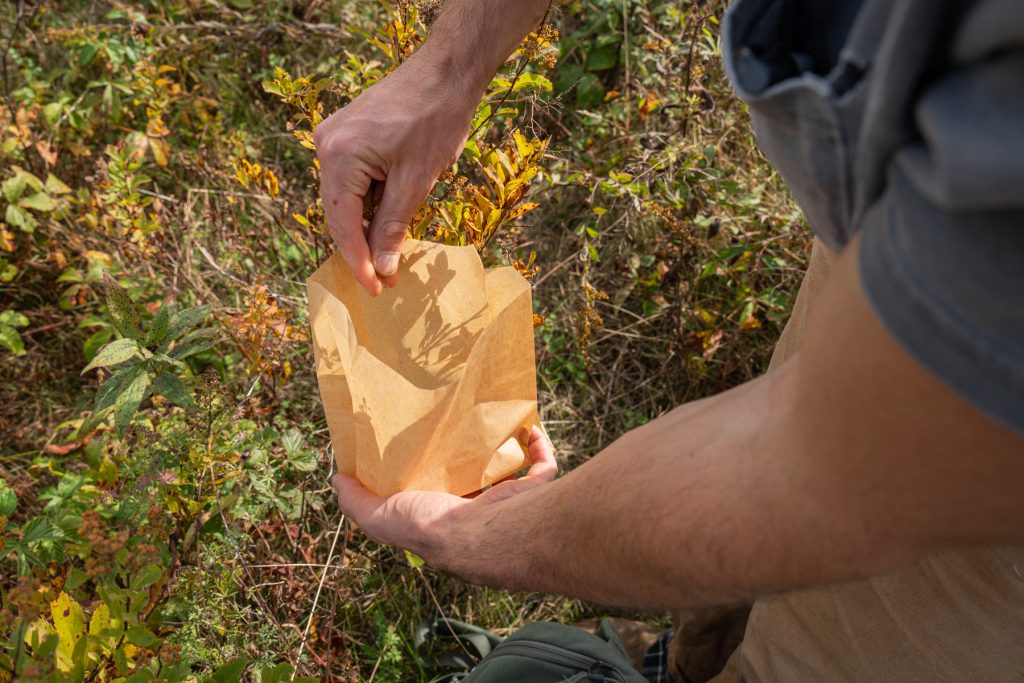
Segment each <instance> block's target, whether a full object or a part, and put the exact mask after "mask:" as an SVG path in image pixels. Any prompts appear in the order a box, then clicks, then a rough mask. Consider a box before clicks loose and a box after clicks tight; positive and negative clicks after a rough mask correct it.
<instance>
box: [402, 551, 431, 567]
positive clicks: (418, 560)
mask: <svg viewBox="0 0 1024 683" xmlns="http://www.w3.org/2000/svg"><path fill="white" fill-rule="evenodd" d="M403 552H404V553H405V559H406V561H407V562H408V563H409V566H410V567H412V568H413V569H419V568H420V567H422V566H423V565H425V564H426V562H424V561H423V558H422V557H420V556H419V555H416V554H415V553H410V552H409V551H408V550H404V551H403Z"/></svg>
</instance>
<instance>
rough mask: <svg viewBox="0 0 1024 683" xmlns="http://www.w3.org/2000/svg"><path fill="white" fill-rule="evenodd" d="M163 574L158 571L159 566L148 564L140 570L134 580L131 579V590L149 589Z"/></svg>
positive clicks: (161, 571)
mask: <svg viewBox="0 0 1024 683" xmlns="http://www.w3.org/2000/svg"><path fill="white" fill-rule="evenodd" d="M163 574H164V572H163V570H162V569H160V566H159V565H156V564H153V563H150V564H147V565H146V566H145V567H143V568H142V571H141V572H139V573H138V574H137V575H136V576H135V578H133V579H132V590H133V591H140V590H142V589H143V588H149V587H150V586H152V585H153V584H154V583H156V582H157V581H159V580H160V577H161V576H163Z"/></svg>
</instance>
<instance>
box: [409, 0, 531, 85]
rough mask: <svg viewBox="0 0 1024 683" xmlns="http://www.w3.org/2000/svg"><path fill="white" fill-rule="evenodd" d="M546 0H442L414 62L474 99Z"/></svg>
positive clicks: (528, 26) (526, 31)
mask: <svg viewBox="0 0 1024 683" xmlns="http://www.w3.org/2000/svg"><path fill="white" fill-rule="evenodd" d="M550 4H551V0H446V2H445V3H444V6H443V8H442V10H441V14H440V16H439V17H438V18H437V20H436V21H435V22H434V25H433V26H431V28H430V33H429V34H428V36H427V41H426V43H425V44H424V45H423V47H422V48H420V51H419V53H417V54H418V55H419V58H421V59H424V60H425V61H428V62H429V63H431V64H432V65H433V66H434V67H436V68H437V69H439V70H440V72H441V73H443V74H445V75H446V76H447V77H449V78H451V79H452V80H456V81H458V82H459V85H460V86H462V87H463V88H465V89H466V90H467V91H469V92H472V93H474V94H476V95H479V93H480V92H482V91H483V90H484V88H485V87H486V86H487V84H488V83H489V82H490V80H491V78H492V77H493V76H494V74H495V73H496V72H497V71H498V69H499V68H500V67H501V65H502V64H503V63H504V61H505V60H506V59H507V58H508V56H509V55H510V54H511V53H512V52H513V51H514V50H515V49H516V46H517V45H518V44H519V43H520V41H522V39H523V38H524V37H525V36H526V34H528V33H529V32H530V31H533V30H534V29H536V28H537V27H538V26H539V24H540V22H541V21H542V20H543V18H544V15H545V14H546V13H547V11H548V9H549V6H550Z"/></svg>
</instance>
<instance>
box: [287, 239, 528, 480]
mask: <svg viewBox="0 0 1024 683" xmlns="http://www.w3.org/2000/svg"><path fill="white" fill-rule="evenodd" d="M307 293H308V296H309V316H310V322H311V325H312V328H313V350H314V354H315V357H316V372H317V378H318V380H319V383H320V394H321V396H322V398H323V402H324V411H325V412H326V414H327V425H328V427H329V428H330V432H331V439H332V441H333V444H334V453H335V458H336V460H337V463H338V469H339V471H341V472H343V473H345V474H348V475H351V476H353V477H355V478H356V479H358V480H359V481H360V482H362V484H363V485H364V486H365V487H366V488H367V489H369V490H370V491H372V492H373V493H376V494H377V495H382V496H385V495H389V494H392V493H395V492H398V491H403V490H408V489H419V490H427V491H445V492H448V493H452V494H455V495H465V494H467V493H472V492H474V491H477V490H479V489H481V488H483V487H484V486H487V485H489V484H492V483H494V482H496V481H499V480H501V479H503V478H504V477H506V476H508V475H510V474H512V473H514V472H516V471H517V470H519V469H521V468H522V467H523V466H524V464H525V462H526V456H525V453H524V451H523V447H522V446H521V445H520V443H526V440H527V438H528V436H529V433H530V428H531V426H532V425H534V424H537V423H538V418H537V389H536V365H535V359H534V351H533V324H532V321H533V310H532V303H531V296H530V286H529V283H527V282H526V280H524V279H523V277H522V276H521V275H519V273H518V272H516V270H515V269H514V268H508V267H506V268H495V269H491V270H486V271H485V270H484V267H483V264H482V263H481V261H480V256H479V254H477V252H476V250H475V249H474V248H473V247H449V246H445V245H441V244H433V243H429V242H419V241H416V240H408V241H407V242H406V244H405V246H404V247H403V258H402V263H401V265H400V266H399V271H398V285H397V286H396V287H395V288H393V289H386V290H384V292H383V293H382V294H381V295H380V296H378V297H370V296H368V295H367V294H366V292H365V291H363V289H362V288H361V287H359V286H358V284H357V283H356V281H355V279H354V278H353V277H352V275H351V274H350V272H349V269H348V266H347V265H346V264H345V262H344V261H343V260H342V259H341V257H340V256H339V255H338V254H335V255H334V256H332V257H331V258H330V259H329V260H328V261H327V262H326V263H325V264H324V265H323V266H321V268H320V269H319V270H317V271H316V273H314V274H313V276H312V277H310V278H309V281H308V282H307Z"/></svg>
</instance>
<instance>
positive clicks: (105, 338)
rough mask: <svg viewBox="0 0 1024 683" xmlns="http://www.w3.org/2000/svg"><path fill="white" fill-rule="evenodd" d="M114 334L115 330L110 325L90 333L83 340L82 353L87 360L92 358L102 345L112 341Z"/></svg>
mask: <svg viewBox="0 0 1024 683" xmlns="http://www.w3.org/2000/svg"><path fill="white" fill-rule="evenodd" d="M113 336H114V330H113V329H112V328H110V327H103V328H101V329H98V330H96V331H95V332H93V333H92V334H90V335H89V338H88V339H86V340H85V341H84V342H82V354H83V355H84V356H85V359H86V360H92V359H93V358H95V357H96V353H97V352H98V351H99V350H100V347H101V346H103V345H104V344H106V343H107V342H109V341H110V338H111V337H113Z"/></svg>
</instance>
